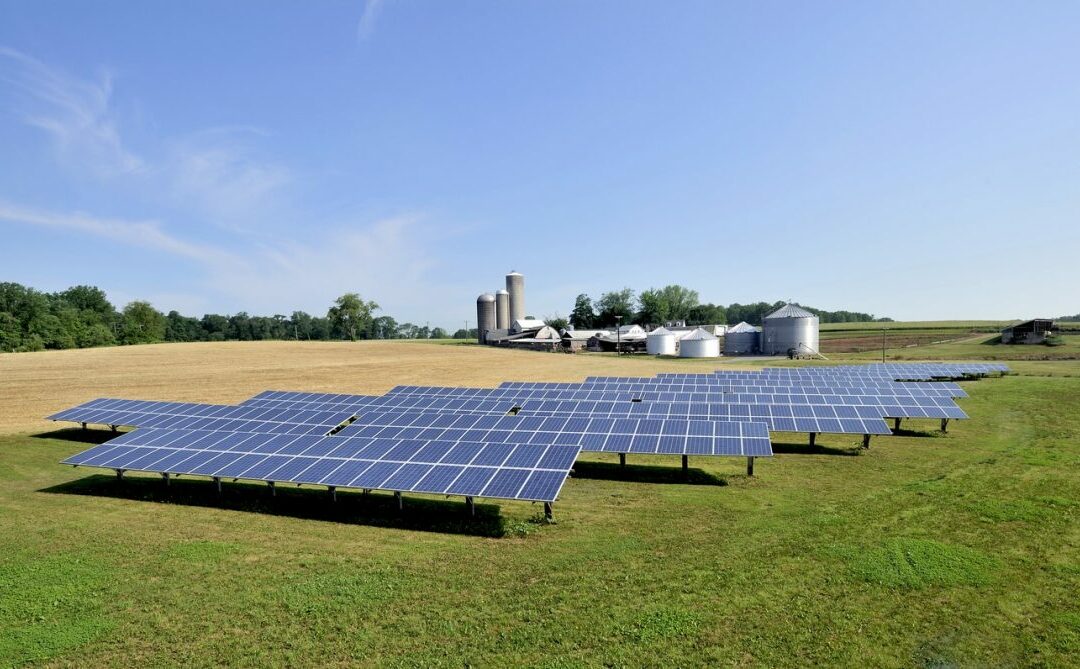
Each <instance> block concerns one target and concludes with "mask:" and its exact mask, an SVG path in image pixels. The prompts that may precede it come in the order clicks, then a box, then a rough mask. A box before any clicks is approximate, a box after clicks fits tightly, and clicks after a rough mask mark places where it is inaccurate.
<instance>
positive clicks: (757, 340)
mask: <svg viewBox="0 0 1080 669" xmlns="http://www.w3.org/2000/svg"><path fill="white" fill-rule="evenodd" d="M760 345H761V330H759V329H758V328H756V327H754V326H753V325H750V324H749V323H747V322H745V321H744V322H742V323H739V324H738V325H733V326H731V327H729V328H728V329H727V332H726V333H725V334H724V355H747V354H749V353H756V352H757V351H758V348H759V347H760Z"/></svg>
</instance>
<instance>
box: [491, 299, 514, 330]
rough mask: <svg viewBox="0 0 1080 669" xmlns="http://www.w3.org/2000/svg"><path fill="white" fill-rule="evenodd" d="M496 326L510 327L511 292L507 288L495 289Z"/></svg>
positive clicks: (502, 328) (500, 328) (498, 327)
mask: <svg viewBox="0 0 1080 669" xmlns="http://www.w3.org/2000/svg"><path fill="white" fill-rule="evenodd" d="M495 327H496V328H497V329H499V330H509V329H510V293H508V292H506V291H505V290H498V291H495Z"/></svg>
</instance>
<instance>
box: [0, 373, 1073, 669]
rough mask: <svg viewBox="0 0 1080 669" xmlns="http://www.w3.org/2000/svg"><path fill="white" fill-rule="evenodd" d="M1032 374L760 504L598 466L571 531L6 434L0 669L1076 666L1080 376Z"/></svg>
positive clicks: (818, 452)
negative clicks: (164, 472)
mask: <svg viewBox="0 0 1080 669" xmlns="http://www.w3.org/2000/svg"><path fill="white" fill-rule="evenodd" d="M627 365H628V368H629V369H632V365H633V362H631V361H630V360H629V359H628V360H627ZM1016 367H1017V368H1018V369H1019V371H1020V374H1017V375H1012V376H1006V377H1003V378H997V379H987V380H982V381H978V382H972V383H968V384H966V387H967V388H968V390H969V393H970V395H971V397H970V398H968V399H965V400H961V404H962V406H963V408H964V409H965V411H967V412H968V414H969V415H970V416H971V418H972V420H970V421H959V422H954V423H953V424H951V425H950V432H949V434H947V435H945V436H941V437H936V438H928V437H921V436H905V437H885V438H878V437H875V438H874V441H873V443H872V447H871V449H870V450H869V451H862V450H861V449H860V448H858V445H857V443H856V440H855V439H851V438H845V437H841V436H836V435H825V436H823V437H822V438H820V439H819V441H818V445H819V446H818V448H816V449H808V448H807V447H806V446H805V439H806V436H805V435H777V436H776V438H775V441H776V442H777V450H778V451H786V452H781V454H779V455H778V456H777V457H775V458H772V459H764V460H759V461H758V464H757V467H756V473H757V476H756V477H755V478H754V479H747V478H746V477H745V476H744V475H743V470H742V467H743V463H742V462H741V461H738V460H724V459H705V458H691V467H692V468H694V471H693V472H692V473H693V476H692V478H691V482H690V483H685V482H682V481H680V480H679V477H678V476H677V475H676V474H675V473H673V469H675V468H677V467H678V459H677V458H674V457H672V458H653V459H647V458H644V457H640V458H635V457H633V456H631V457H630V465H631V466H630V467H628V468H627V469H626V470H620V469H619V468H618V467H617V465H616V464H615V462H616V459H615V458H614V457H606V456H599V455H591V456H585V457H584V458H583V460H582V461H581V462H580V463H579V465H578V466H577V473H576V475H575V477H574V478H573V479H571V480H570V481H569V482H568V483H567V486H566V488H565V489H564V491H563V495H562V499H561V500H560V502H559V503H558V504H556V505H555V512H556V518H557V520H558V523H557V524H556V525H546V524H544V523H542V522H538V521H537V517H536V514H537V511H538V509H537V508H536V507H535V506H532V505H527V504H521V503H495V502H489V501H486V500H485V501H484V504H481V505H479V506H478V509H477V511H478V517H477V518H476V519H475V520H473V519H470V518H468V517H467V516H466V515H465V513H464V509H463V505H462V504H461V503H460V501H456V500H449V501H447V500H443V499H441V498H420V497H411V496H406V510H405V513H404V514H403V515H401V516H398V515H397V512H396V509H395V508H394V505H393V503H392V498H390V497H389V496H387V495H380V494H375V495H372V496H371V497H370V498H366V499H365V498H363V497H362V496H360V495H359V494H349V493H341V494H340V495H339V501H338V503H337V504H336V505H333V504H331V502H330V501H329V499H328V498H327V496H326V493H325V491H321V490H309V489H307V488H303V489H299V490H298V489H296V488H291V487H282V488H279V490H278V495H277V497H270V496H269V495H268V493H267V490H266V488H265V486H257V485H252V484H247V485H245V484H228V485H226V490H225V494H224V496H223V498H222V499H220V500H219V499H218V498H217V496H216V494H215V493H214V492H213V487H212V485H211V484H210V483H209V482H205V481H194V480H187V479H184V478H181V479H178V480H174V481H173V482H172V485H171V486H170V487H169V488H165V487H164V486H163V484H162V482H161V481H160V479H157V478H154V477H149V476H131V477H129V480H127V481H125V482H117V481H115V480H114V478H113V477H109V476H103V475H99V473H97V472H95V471H94V470H84V469H72V468H70V467H64V466H61V465H58V464H57V461H58V460H60V459H61V458H62V457H64V456H67V455H70V454H72V453H74V452H77V451H79V450H81V449H83V448H85V447H86V444H84V443H78V442H75V441H71V440H68V439H65V438H35V437H31V436H28V435H13V436H5V437H0V666H8V665H23V664H29V665H36V664H50V665H56V666H95V667H98V666H101V667H109V666H138V667H143V666H174V665H185V666H186V665H191V666H221V665H230V666H250V667H262V666H311V665H320V666H326V665H331V666H351V665H363V666H410V667H413V666H414V667H461V666H465V665H468V666H494V667H502V666H528V667H579V666H724V665H753V666H768V667H784V666H790V667H796V666H799V667H801V666H811V665H817V666H821V665H824V666H851V665H855V666H897V667H899V666H905V667H906V666H912V665H919V666H1033V665H1034V666H1048V667H1065V666H1074V665H1075V658H1076V657H1077V654H1078V653H1080V606H1078V604H1077V597H1076V593H1077V592H1078V591H1080V523H1078V522H1077V521H1078V520H1080V518H1078V517H1080V476H1078V474H1077V472H1078V471H1080V444H1078V440H1077V436H1078V435H1080V412H1077V411H1076V408H1077V407H1080V378H1076V376H1080V363H1075V362H1021V363H1017V364H1016ZM1066 375H1073V376H1066ZM909 423H910V425H908V424H905V427H910V428H912V429H913V430H915V432H916V433H918V432H919V431H922V430H927V431H929V430H930V429H931V428H932V427H933V424H932V422H931V421H923V422H920V421H909ZM55 436H56V437H64V436H66V433H59V434H56V435H55ZM785 444H789V446H786V447H785ZM796 444H797V445H796Z"/></svg>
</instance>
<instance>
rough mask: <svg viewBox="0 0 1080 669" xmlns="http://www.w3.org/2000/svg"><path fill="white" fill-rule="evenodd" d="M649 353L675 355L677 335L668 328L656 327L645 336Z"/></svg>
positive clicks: (646, 350) (646, 348)
mask: <svg viewBox="0 0 1080 669" xmlns="http://www.w3.org/2000/svg"><path fill="white" fill-rule="evenodd" d="M645 352H646V353H648V354H649V355H675V335H674V334H673V333H672V332H671V331H670V330H668V329H666V328H656V329H655V330H653V331H652V332H650V333H649V334H648V335H647V336H646V337H645Z"/></svg>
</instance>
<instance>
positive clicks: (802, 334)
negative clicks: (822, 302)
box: [761, 304, 818, 355]
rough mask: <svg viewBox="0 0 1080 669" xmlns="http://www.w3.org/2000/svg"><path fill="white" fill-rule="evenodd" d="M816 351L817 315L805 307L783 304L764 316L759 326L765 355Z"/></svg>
mask: <svg viewBox="0 0 1080 669" xmlns="http://www.w3.org/2000/svg"><path fill="white" fill-rule="evenodd" d="M791 349H795V350H796V351H797V352H798V353H802V354H805V353H811V352H812V353H817V350H818V317H817V316H815V315H814V314H812V313H810V312H809V311H807V310H806V309H801V308H799V307H796V306H795V305H792V304H785V305H784V306H783V307H781V308H779V309H777V310H776V311H774V312H773V313H771V314H769V315H768V316H766V317H765V320H764V321H763V322H762V328H761V352H762V353H764V354H765V355H787V353H788V351H789V350H791Z"/></svg>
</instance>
